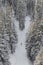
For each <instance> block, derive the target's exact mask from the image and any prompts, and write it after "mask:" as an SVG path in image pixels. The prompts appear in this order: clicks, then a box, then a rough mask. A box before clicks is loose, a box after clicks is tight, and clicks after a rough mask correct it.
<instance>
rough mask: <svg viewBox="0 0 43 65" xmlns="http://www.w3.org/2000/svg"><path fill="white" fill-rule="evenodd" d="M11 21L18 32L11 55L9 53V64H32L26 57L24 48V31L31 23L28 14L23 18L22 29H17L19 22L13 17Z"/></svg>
mask: <svg viewBox="0 0 43 65" xmlns="http://www.w3.org/2000/svg"><path fill="white" fill-rule="evenodd" d="M12 22H13V23H14V24H15V28H16V31H17V34H18V43H17V47H16V50H15V53H14V54H13V55H10V59H9V61H10V63H11V65H32V64H31V62H30V61H29V60H28V58H27V54H26V49H25V44H26V43H25V38H26V32H28V31H29V27H30V24H31V21H30V18H29V16H27V17H26V20H25V29H24V30H23V31H20V30H19V22H18V21H17V20H16V19H15V18H13V16H12Z"/></svg>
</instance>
